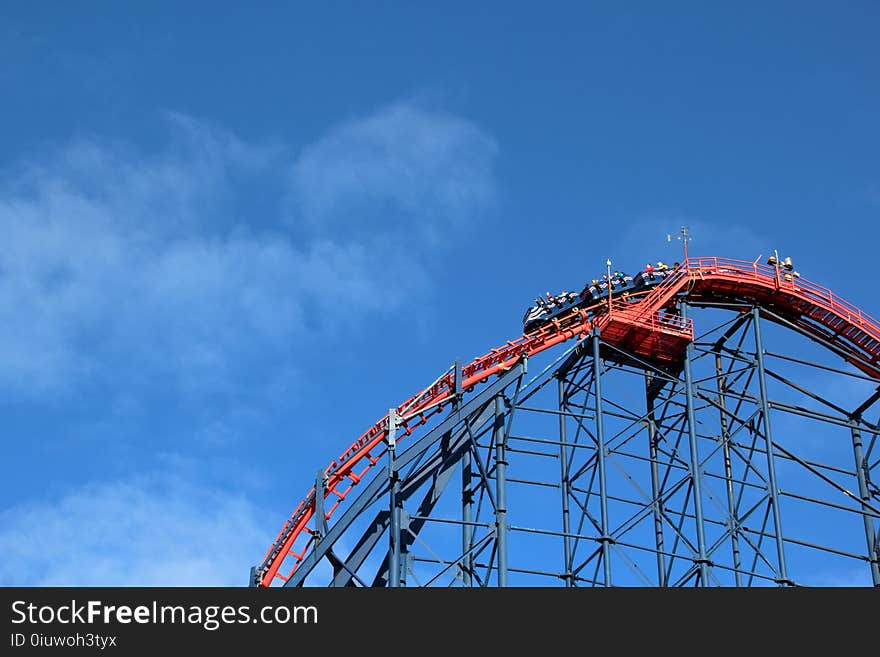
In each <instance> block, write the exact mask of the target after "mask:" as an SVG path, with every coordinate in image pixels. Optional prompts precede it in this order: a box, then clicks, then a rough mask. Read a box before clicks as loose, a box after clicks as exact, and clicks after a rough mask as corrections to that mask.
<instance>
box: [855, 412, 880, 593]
mask: <svg viewBox="0 0 880 657" xmlns="http://www.w3.org/2000/svg"><path fill="white" fill-rule="evenodd" d="M850 429H851V431H852V443H853V456H854V457H855V460H856V477H857V478H858V480H859V497H860V498H861V499H862V501H863V502H865V503H867V502H868V501H869V500H870V493H869V492H868V479H867V476H866V475H867V469H868V463H867V461H866V460H865V456H864V453H863V452H862V432H861V431H859V425H858V423H857V422H856V420H854V419H853V420H851V421H850ZM871 515H873V514H872V513H871V511H870V510H869V509H868V507H867V506H866V505H865V504H863V505H862V521H863V522H864V523H865V538H866V539H867V541H868V559H870V564H871V580H872V581H873V583H874V586H880V554H878V545H877V543H876V537H875V535H874V521H873V520H871Z"/></svg>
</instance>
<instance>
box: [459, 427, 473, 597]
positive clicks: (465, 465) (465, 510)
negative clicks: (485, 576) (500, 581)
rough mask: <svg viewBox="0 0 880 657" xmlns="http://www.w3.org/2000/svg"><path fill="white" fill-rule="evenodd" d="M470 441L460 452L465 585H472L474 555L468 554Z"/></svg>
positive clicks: (469, 533) (469, 542)
mask: <svg viewBox="0 0 880 657" xmlns="http://www.w3.org/2000/svg"><path fill="white" fill-rule="evenodd" d="M470 442H471V441H470V440H468V446H467V447H466V448H465V450H464V452H462V454H461V522H462V525H461V553H462V554H465V555H467V556H466V557H464V559H462V569H463V572H462V575H463V577H462V583H463V584H464V585H465V586H472V585H473V581H472V573H473V572H474V557H473V555H472V554H468V551H469V550H470V549H471V543H472V541H473V535H474V528H473V525H471V523H472V522H473V517H474V515H473V507H474V493H473V490H472V489H471V485H472V483H473V480H472V477H473V473H472V470H471V468H472V465H471V448H470Z"/></svg>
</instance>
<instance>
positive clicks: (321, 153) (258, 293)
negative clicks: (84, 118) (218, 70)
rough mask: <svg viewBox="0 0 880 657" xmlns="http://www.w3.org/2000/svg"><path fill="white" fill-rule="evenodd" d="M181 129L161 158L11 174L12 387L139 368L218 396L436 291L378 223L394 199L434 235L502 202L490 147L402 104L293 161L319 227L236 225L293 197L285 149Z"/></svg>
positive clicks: (98, 158)
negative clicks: (254, 365)
mask: <svg viewBox="0 0 880 657" xmlns="http://www.w3.org/2000/svg"><path fill="white" fill-rule="evenodd" d="M169 122H170V125H171V127H172V131H171V139H170V141H169V143H168V144H166V145H164V146H163V147H161V148H159V149H157V150H156V151H155V152H152V153H144V152H142V151H140V150H136V149H133V148H131V147H130V146H126V145H120V144H107V143H103V142H98V141H95V140H82V139H80V140H78V141H76V142H74V143H72V144H70V145H69V146H67V147H66V148H63V149H61V150H60V151H58V152H56V153H54V154H53V155H51V156H48V157H43V158H42V159H39V160H31V161H29V162H26V163H24V164H23V165H22V166H21V167H20V169H19V171H17V172H15V175H7V176H6V177H5V178H4V179H0V229H2V234H3V236H4V248H3V249H0V388H2V389H6V390H7V391H9V390H19V391H27V392H30V393H41V392H45V391H47V390H52V391H53V392H56V391H58V390H61V389H65V388H69V387H70V385H71V384H72V383H73V382H74V381H76V380H77V379H82V377H93V376H105V377H111V378H113V379H120V378H122V379H124V378H125V377H126V376H127V375H128V376H130V377H132V378H137V379H139V380H144V379H149V378H150V376H156V375H158V376H160V377H162V378H163V379H165V380H166V381H165V383H163V385H166V384H167V382H168V381H171V382H172V383H182V384H184V385H188V383H187V382H193V381H194V382H197V385H199V386H206V385H208V386H209V385H210V384H211V382H212V381H213V382H215V383H217V385H220V383H219V382H220V381H221V380H223V379H224V378H225V379H228V378H230V376H229V368H230V367H231V366H234V365H235V364H239V365H240V364H241V363H242V362H244V361H243V360H242V359H245V360H246V359H247V358H249V357H250V356H252V355H253V354H256V353H262V354H265V353H267V351H271V350H272V349H273V348H280V347H281V345H285V348H287V349H289V345H290V344H291V338H293V337H295V336H296V335H297V334H298V333H301V332H302V331H303V329H304V323H305V322H306V321H309V322H312V324H314V323H315V322H316V321H317V322H319V323H320V320H321V319H322V318H323V319H325V320H328V321H327V322H326V323H327V324H328V325H333V324H334V322H333V321H332V320H333V319H334V318H335V317H339V316H342V315H343V313H344V314H345V316H351V313H360V312H371V311H379V310H393V309H394V308H395V307H396V306H397V305H398V304H399V303H400V302H401V301H402V300H403V299H404V298H405V297H406V295H407V294H409V293H410V292H412V291H413V290H415V289H418V288H419V286H420V285H422V284H423V282H424V280H425V270H424V266H423V265H422V264H421V263H420V258H419V256H418V255H417V253H415V252H416V251H418V248H419V247H418V246H417V245H413V244H407V243H406V241H405V240H404V239H402V236H401V235H400V234H399V233H398V232H397V229H398V228H399V224H397V223H396V220H395V218H394V216H391V215H389V216H388V217H386V218H385V219H379V218H377V217H376V214H375V212H376V211H377V208H379V209H381V208H382V207H383V203H384V202H385V201H386V200H389V199H390V200H391V201H393V202H394V203H397V204H399V205H400V206H401V207H403V208H404V209H405V210H406V217H407V220H408V221H413V222H420V225H423V229H422V231H423V234H427V233H429V232H432V231H434V230H435V228H436V227H433V226H434V224H433V223H432V222H434V221H436V220H438V219H441V218H442V220H443V221H444V222H446V224H445V228H444V230H446V229H447V228H449V227H450V226H453V225H455V224H456V223H457V222H460V221H461V220H462V219H464V218H470V217H472V216H473V215H474V214H475V213H477V212H479V211H480V210H481V209H482V208H484V207H485V205H486V204H487V203H488V202H489V200H490V198H491V196H492V190H493V181H492V177H491V170H490V169H491V159H492V154H493V153H494V146H493V144H492V142H491V140H490V139H488V138H487V137H485V136H484V135H483V134H482V133H481V132H480V131H479V130H478V129H477V128H476V127H475V126H473V125H472V124H470V123H469V122H467V121H465V120H463V119H459V118H456V117H454V116H451V115H446V114H431V113H428V112H425V111H421V110H416V109H414V108H412V107H409V106H406V105H394V106H392V107H390V108H388V109H386V110H384V111H382V112H379V113H377V114H374V115H373V116H371V117H369V118H367V119H364V120H362V121H354V122H352V123H350V124H346V125H344V126H342V127H341V128H339V129H337V130H335V131H333V132H331V133H330V134H329V135H327V136H326V137H324V138H323V139H321V140H319V141H318V142H317V143H316V144H314V145H313V146H309V147H307V148H306V149H305V150H304V151H303V153H302V155H301V156H300V157H299V158H298V159H297V161H296V165H295V169H296V171H297V175H296V176H295V180H294V187H295V189H296V197H295V202H296V203H297V204H298V205H299V206H300V207H301V208H303V211H304V212H305V214H306V216H308V217H311V218H312V219H319V220H320V221H318V224H317V225H316V226H313V227H312V230H311V231H310V237H309V238H308V239H306V240H303V239H301V238H300V239H298V240H296V239H294V237H293V236H292V235H291V232H290V230H289V228H288V227H285V226H284V225H283V224H281V223H279V222H278V219H279V218H278V217H274V218H273V217H270V218H269V219H268V220H267V219H266V218H265V217H253V216H247V214H245V215H244V216H239V215H240V214H241V213H247V212H249V211H252V210H251V209H250V207H249V204H248V199H249V195H250V194H253V192H254V189H259V190H260V192H261V193H264V194H272V193H275V194H276V195H277V194H279V190H280V189H281V185H282V180H281V177H280V176H279V179H278V180H277V181H276V185H275V188H274V189H273V184H272V183H271V182H270V181H271V178H272V175H273V172H275V171H278V170H283V169H284V167H283V166H281V162H282V161H283V160H284V150H283V149H282V148H280V147H278V146H277V145H271V144H270V145H253V144H248V143H245V142H243V141H241V140H240V139H238V138H237V137H235V136H234V135H232V134H230V133H228V132H226V131H224V130H222V129H219V128H217V127H213V126H209V125H206V124H203V123H200V122H197V121H195V120H193V119H191V118H188V117H184V116H180V115H170V117H169ZM255 181H257V182H258V184H256V183H255ZM239 188H241V189H239ZM342 207H344V208H346V209H348V210H350V211H351V214H350V215H345V218H343V219H340V218H339V217H341V216H342V215H338V214H336V210H338V209H340V208H342ZM331 215H332V216H333V217H334V219H333V221H335V222H336V223H333V221H330V217H331ZM358 217H372V219H371V221H372V224H371V226H372V228H371V231H370V234H369V235H363V234H360V233H359V232H358V231H357V230H346V231H342V232H340V231H337V230H335V229H336V228H339V227H340V225H341V224H345V223H346V222H353V221H355V220H356V219H357V218H358ZM273 220H274V223H273ZM322 222H323V223H322ZM267 226H268V227H267Z"/></svg>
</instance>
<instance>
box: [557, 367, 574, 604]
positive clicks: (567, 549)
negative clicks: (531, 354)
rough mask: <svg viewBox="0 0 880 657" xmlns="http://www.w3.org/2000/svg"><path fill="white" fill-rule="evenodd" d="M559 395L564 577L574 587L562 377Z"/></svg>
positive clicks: (567, 584)
mask: <svg viewBox="0 0 880 657" xmlns="http://www.w3.org/2000/svg"><path fill="white" fill-rule="evenodd" d="M556 381H557V384H558V387H557V390H558V393H559V484H560V486H559V487H560V489H561V490H562V533H563V537H562V552H563V557H564V559H565V561H564V562H563V563H564V564H565V567H564V571H563V576H564V577H565V585H566V586H569V587H570V586H571V585H572V573H571V537H570V536H569V534H571V516H570V513H569V508H568V495H569V481H568V474H569V473H568V451H567V450H568V445H567V443H566V441H567V437H566V428H565V425H566V421H565V412H566V411H565V409H566V404H565V384H564V383H563V381H562V377H561V376H557V377H556Z"/></svg>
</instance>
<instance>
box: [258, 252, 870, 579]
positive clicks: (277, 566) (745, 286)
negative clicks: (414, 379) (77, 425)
mask: <svg viewBox="0 0 880 657" xmlns="http://www.w3.org/2000/svg"><path fill="white" fill-rule="evenodd" d="M682 291H687V292H688V295H689V299H690V300H691V301H697V302H706V303H713V302H715V303H730V302H733V303H737V302H742V301H748V302H755V303H759V304H761V305H762V306H765V307H768V308H772V309H773V310H774V311H775V312H776V313H777V314H779V315H781V316H784V317H785V318H786V319H787V320H788V321H790V322H792V323H794V324H795V325H797V326H798V327H800V328H801V329H803V330H805V331H806V332H807V333H809V334H811V335H814V336H815V337H817V338H820V339H822V340H824V341H825V342H827V343H830V344H832V345H834V346H835V347H836V348H837V351H838V352H839V353H840V354H841V355H842V356H843V357H844V358H845V359H846V360H847V362H849V363H851V364H853V365H854V366H855V367H857V368H859V369H861V370H862V371H864V372H867V373H870V374H872V375H875V376H876V375H878V374H880V322H878V321H877V320H875V319H873V318H872V317H870V316H869V315H867V314H866V313H863V312H862V311H861V310H859V309H858V308H857V307H855V306H854V305H852V304H850V303H848V302H846V301H844V300H843V299H842V298H841V297H839V296H837V295H835V294H833V293H832V292H831V290H829V289H827V288H824V287H822V286H819V285H816V284H814V283H810V282H809V281H806V280H804V279H801V278H796V279H793V280H784V279H783V278H781V276H780V271H779V270H778V269H777V268H775V267H771V266H767V265H759V264H757V263H752V262H744V261H740V260H731V259H726V258H715V257H712V258H691V259H689V260H688V261H686V262H685V263H684V264H683V265H682V266H681V267H680V268H678V269H677V270H675V271H674V272H672V273H671V274H670V275H669V276H667V278H666V279H665V280H664V281H663V282H662V283H661V284H660V285H658V286H657V287H656V288H654V289H652V290H651V291H650V292H648V293H647V294H645V295H644V296H642V297H641V298H639V299H638V301H636V302H635V303H628V304H620V303H615V304H613V306H612V309H611V313H609V312H608V306H607V302H599V303H594V304H593V305H591V306H588V307H585V308H581V309H578V310H577V311H574V312H572V313H570V314H569V315H567V316H566V317H563V318H558V319H555V320H553V321H552V322H551V323H549V324H547V325H545V326H543V327H541V328H540V329H538V330H536V331H533V332H532V333H529V334H528V335H524V336H522V337H521V338H518V339H516V340H512V341H510V342H507V343H505V344H504V345H502V346H500V347H497V348H495V349H492V350H491V351H490V352H489V353H487V354H486V355H484V356H481V357H479V358H477V359H475V360H474V361H473V362H471V363H469V364H468V365H465V366H464V367H463V368H462V383H461V387H462V389H463V390H465V391H470V390H472V389H473V387H474V386H475V385H477V384H480V383H483V382H485V381H486V380H488V379H489V377H491V376H492V375H497V374H501V373H503V372H505V371H506V370H508V369H509V368H510V367H511V366H513V365H514V364H515V363H516V362H517V361H518V360H519V359H520V358H521V357H522V356H524V355H525V356H531V355H533V354H537V353H539V352H541V351H544V350H545V349H549V348H550V347H553V346H555V345H557V344H559V343H561V342H565V341H566V340H569V339H571V338H574V337H581V336H586V335H587V334H588V333H589V332H590V331H591V330H592V328H593V327H598V328H599V330H600V331H602V335H603V339H605V340H606V341H611V342H614V341H615V340H616V339H618V340H620V341H621V342H623V341H624V340H626V339H628V340H630V344H628V345H627V346H628V347H630V348H632V344H631V341H632V335H633V331H632V330H628V331H624V332H621V331H616V330H614V329H615V327H619V325H621V324H625V325H626V326H627V327H629V329H633V327H636V328H637V329H638V330H640V331H641V332H642V333H643V334H644V335H647V336H648V338H653V339H642V340H641V341H640V342H639V344H638V346H639V347H641V349H642V351H640V352H639V353H642V354H644V355H647V356H648V357H653V358H654V359H656V360H660V361H663V360H665V361H670V360H673V359H674V358H676V357H677V356H678V354H674V353H673V354H670V353H668V352H669V351H670V349H674V346H673V345H675V344H685V343H686V342H687V341H690V340H691V339H692V338H693V331H692V327H691V325H690V324H689V323H688V322H686V321H682V320H681V319H679V318H676V317H674V316H670V315H666V314H665V313H664V312H663V309H664V308H668V307H670V306H672V305H674V304H675V300H676V295H677V294H678V293H679V292H682ZM643 337H644V336H643ZM645 349H648V350H652V351H653V352H654V353H650V354H648V353H646V352H645V351H644V350H645ZM454 386H455V373H454V371H453V370H452V369H450V370H447V371H446V372H444V373H443V374H442V375H441V376H440V377H439V378H438V379H437V380H436V381H435V382H434V383H432V384H431V385H430V386H429V387H427V388H426V389H424V390H423V391H421V392H420V393H418V394H416V395H414V396H412V397H410V398H409V399H407V400H406V401H405V402H403V403H402V404H400V405H399V406H397V407H396V409H395V411H396V414H397V417H398V434H397V436H398V440H399V439H401V438H404V437H406V436H409V435H410V434H411V433H412V432H413V430H414V429H416V428H417V427H419V426H421V425H423V424H425V423H426V422H427V420H428V418H430V417H431V416H433V415H435V414H438V413H441V412H442V411H443V410H444V407H445V404H444V402H448V401H449V399H450V397H451V396H452V395H453V394H454ZM401 429H402V433H401V432H400V430H401ZM387 435H388V415H385V416H384V417H382V418H381V419H380V420H378V421H377V422H376V423H374V424H373V425H372V426H371V427H370V428H369V429H367V430H366V431H365V432H364V433H363V434H361V436H360V437H359V438H358V439H357V440H356V441H355V442H353V443H352V444H351V445H350V446H349V447H348V449H346V450H345V452H343V453H342V454H341V455H340V456H339V458H337V459H336V460H334V461H333V462H332V463H330V465H329V466H327V468H325V470H324V474H325V476H326V484H325V492H324V494H325V498H331V496H332V497H335V498H336V499H335V500H334V501H333V503H332V504H331V505H326V506H325V517H326V518H327V519H329V518H330V517H331V516H332V514H333V512H334V511H335V510H336V509H337V507H338V506H339V505H340V504H341V503H342V502H343V500H345V498H346V497H347V495H348V494H349V493H350V492H351V490H352V488H354V486H356V485H357V484H358V482H359V481H360V480H361V479H362V478H363V477H364V475H365V474H366V473H367V472H368V471H369V469H370V468H371V467H373V466H374V465H375V464H376V463H378V462H379V460H380V459H381V458H382V455H383V454H384V453H385V441H386V437H387ZM374 452H375V453H374ZM314 511H315V488H314V487H313V488H311V489H310V490H309V492H308V494H307V495H306V497H305V499H304V500H303V501H302V502H300V503H299V505H298V506H297V507H296V510H295V511H294V512H293V514H292V515H291V516H290V518H288V520H287V521H286V522H285V523H284V526H283V527H282V528H281V531H280V532H278V536H277V537H276V539H275V541H274V542H273V543H272V545H271V546H270V547H269V550H268V551H267V552H266V556H265V557H264V559H263V561H262V563H261V565H260V566H259V567H258V570H257V581H256V584H257V585H258V586H270V585H271V584H272V582H273V581H274V580H275V579H276V578H277V579H280V580H282V581H287V580H288V579H289V578H290V576H291V575H292V574H293V572H294V571H295V570H296V568H297V567H298V566H299V564H300V563H301V561H302V560H303V558H304V557H305V555H306V554H308V550H309V548H310V546H311V544H312V530H311V529H310V528H309V521H310V520H311V519H312V516H313V515H314ZM297 544H299V545H297ZM289 560H292V562H291V564H290V565H291V567H290V568H289V569H288V570H287V572H286V573H284V572H281V567H282V565H284V563H285V562H287V561H289Z"/></svg>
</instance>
